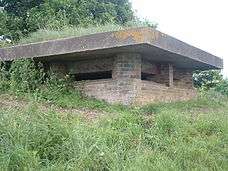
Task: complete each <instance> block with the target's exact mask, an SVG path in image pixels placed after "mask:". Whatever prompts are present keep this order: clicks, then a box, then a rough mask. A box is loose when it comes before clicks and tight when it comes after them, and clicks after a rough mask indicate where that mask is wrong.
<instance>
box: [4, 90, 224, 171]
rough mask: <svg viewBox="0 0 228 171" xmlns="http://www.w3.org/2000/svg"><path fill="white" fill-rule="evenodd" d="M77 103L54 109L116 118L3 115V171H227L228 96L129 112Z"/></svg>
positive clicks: (33, 111)
mask: <svg viewBox="0 0 228 171" xmlns="http://www.w3.org/2000/svg"><path fill="white" fill-rule="evenodd" d="M79 97H80V96H77V97H76V96H70V95H67V94H66V95H65V97H64V98H63V99H64V100H62V101H61V102H59V101H58V100H55V101H54V102H53V103H55V104H56V105H61V106H65V107H83V106H84V105H86V106H87V108H90V109H100V110H102V109H103V108H104V110H106V111H107V109H106V108H107V107H109V110H111V109H112V110H115V111H118V113H116V114H115V115H114V116H113V115H112V116H105V117H103V118H101V119H99V120H94V121H93V122H88V121H86V120H84V119H82V118H80V117H79V116H78V117H77V116H72V115H69V114H65V115H63V114H58V113H55V112H53V111H51V110H50V111H48V112H41V111H39V110H38V108H37V106H36V104H31V105H30V107H28V108H26V109H23V110H21V109H18V110H16V109H8V110H5V109H4V110H3V109H0V118H1V119H0V127H1V129H0V141H1V143H0V166H1V170H228V162H227V159H228V149H227V143H228V122H227V121H228V117H227V111H228V99H227V97H223V96H221V95H215V94H214V93H213V94H211V93H210V94H206V95H202V96H201V97H199V98H198V99H196V100H192V101H189V102H178V103H170V104H155V105H148V106H144V107H141V108H139V107H135V108H131V109H130V108H128V107H124V106H119V107H118V106H112V105H108V104H106V103H104V102H100V101H94V100H88V99H84V102H72V103H69V102H70V101H74V100H76V101H77V99H76V98H79ZM80 98H82V97H80ZM56 99H58V98H56ZM59 100H60V99H59ZM95 104H96V105H95ZM98 104H102V105H104V106H102V105H101V106H99V105H98ZM94 106H95V107H94Z"/></svg>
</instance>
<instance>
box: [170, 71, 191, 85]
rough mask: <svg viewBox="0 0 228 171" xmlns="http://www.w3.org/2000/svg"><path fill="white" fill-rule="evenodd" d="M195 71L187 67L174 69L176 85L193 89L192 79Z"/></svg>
mask: <svg viewBox="0 0 228 171" xmlns="http://www.w3.org/2000/svg"><path fill="white" fill-rule="evenodd" d="M192 75H193V71H190V70H186V69H177V68H176V69H175V70H174V78H173V79H174V86H175V87H179V88H186V89H192V88H193V80H192Z"/></svg>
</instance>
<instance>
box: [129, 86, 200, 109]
mask: <svg viewBox="0 0 228 171" xmlns="http://www.w3.org/2000/svg"><path fill="white" fill-rule="evenodd" d="M196 96H197V93H196V90H195V89H183V88H182V89H181V88H178V87H167V86H164V85H162V84H158V83H155V82H150V81H142V82H141V91H139V92H138V94H137V97H136V98H135V100H134V102H133V103H134V104H137V105H145V104H148V103H158V102H174V101H185V100H190V99H192V98H195V97H196Z"/></svg>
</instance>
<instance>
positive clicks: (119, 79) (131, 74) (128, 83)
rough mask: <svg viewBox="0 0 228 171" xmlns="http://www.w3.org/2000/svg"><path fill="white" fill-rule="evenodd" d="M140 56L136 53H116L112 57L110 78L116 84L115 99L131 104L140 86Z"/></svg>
mask: <svg viewBox="0 0 228 171" xmlns="http://www.w3.org/2000/svg"><path fill="white" fill-rule="evenodd" d="M141 70H142V58H141V55H140V54H137V53H123V54H118V55H117V56H116V57H115V59H114V64H113V71H112V78H113V80H114V81H115V84H116V92H115V93H116V96H117V97H118V98H117V99H118V100H117V101H118V102H120V103H122V104H125V105H129V104H132V103H133V101H134V100H135V97H136V96H137V93H138V92H139V89H140V88H141V87H140V86H141Z"/></svg>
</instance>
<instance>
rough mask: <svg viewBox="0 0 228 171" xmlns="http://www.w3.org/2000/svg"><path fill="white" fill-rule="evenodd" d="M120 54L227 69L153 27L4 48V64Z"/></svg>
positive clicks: (0, 53)
mask: <svg viewBox="0 0 228 171" xmlns="http://www.w3.org/2000/svg"><path fill="white" fill-rule="evenodd" d="M118 53H140V54H142V55H143V57H144V58H146V59H148V60H151V61H154V62H161V63H163V62H169V63H172V64H173V65H174V66H176V67H179V68H188V69H202V70H204V69H222V68H223V60H222V59H221V58H219V57H217V56H214V55H212V54H210V53H207V52H205V51H203V50H200V49H198V48H196V47H193V46H191V45H189V44H187V43H184V42H182V41H180V40H177V39H175V38H173V37H171V36H169V35H167V34H164V33H161V32H159V31H157V30H155V29H152V28H149V27H143V28H133V29H126V30H121V31H114V32H104V33H97V34H91V35H86V36H81V37H70V38H65V39H58V40H50V41H45V42H39V43H31V44H25V45H17V46H13V47H7V48H1V49H0V60H3V61H11V60H14V59H21V58H34V59H38V60H39V59H40V60H47V61H48V60H76V59H81V58H86V57H106V56H110V55H115V54H118Z"/></svg>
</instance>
